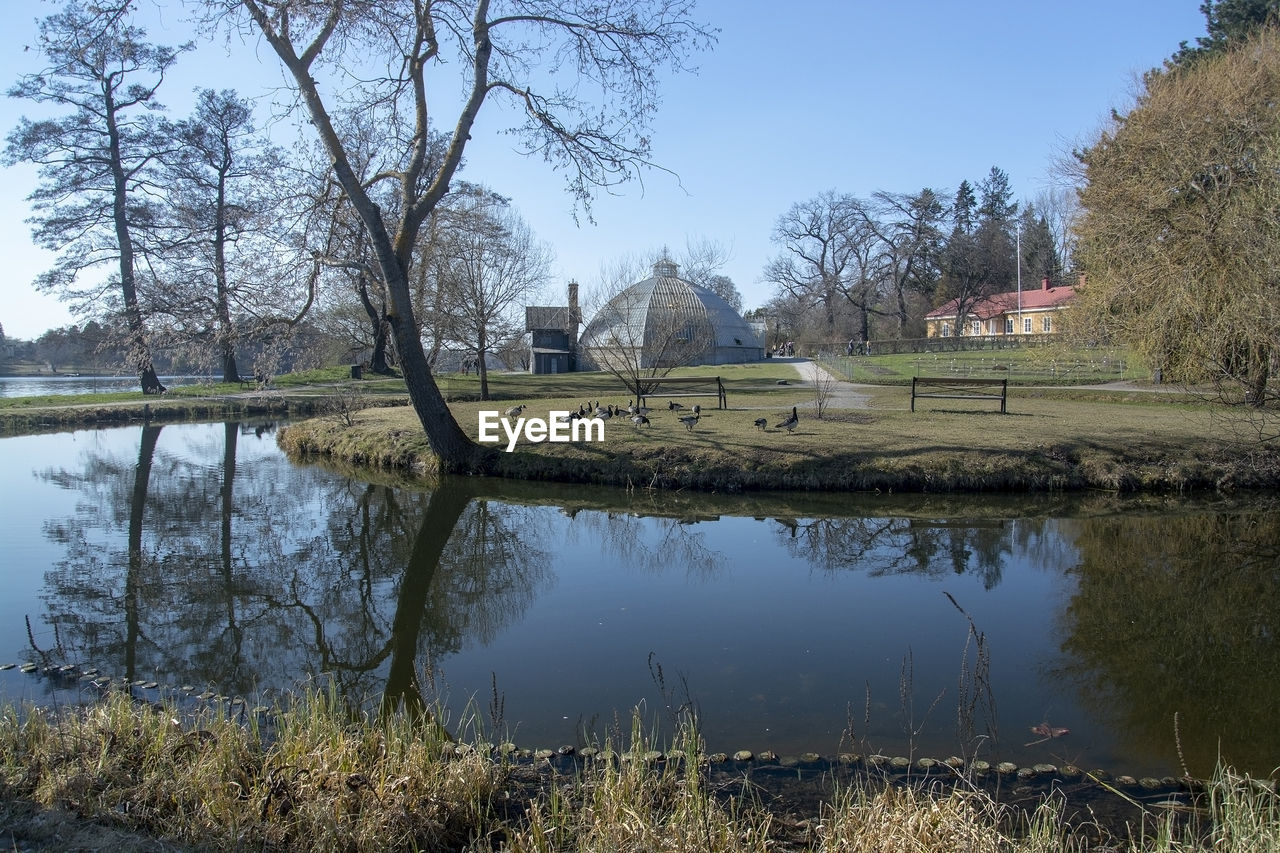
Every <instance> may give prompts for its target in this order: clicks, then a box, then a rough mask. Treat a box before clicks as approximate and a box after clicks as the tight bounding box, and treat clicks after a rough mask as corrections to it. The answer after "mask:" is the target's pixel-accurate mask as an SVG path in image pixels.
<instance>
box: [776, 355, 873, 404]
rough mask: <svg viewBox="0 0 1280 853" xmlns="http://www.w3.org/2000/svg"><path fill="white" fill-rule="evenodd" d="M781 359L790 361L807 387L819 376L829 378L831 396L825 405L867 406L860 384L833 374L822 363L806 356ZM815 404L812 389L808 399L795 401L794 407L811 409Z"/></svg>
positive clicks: (865, 395) (865, 396)
mask: <svg viewBox="0 0 1280 853" xmlns="http://www.w3.org/2000/svg"><path fill="white" fill-rule="evenodd" d="M781 361H785V362H790V363H791V366H792V367H794V368H795V369H796V372H797V373H799V374H800V379H801V380H802V381H804V382H805V383H807V384H808V386H809V388H810V389H811V388H812V387H813V383H814V382H816V381H818V380H819V379H821V378H826V379H829V380H831V381H832V382H833V383H835V384H834V387H833V388H832V391H831V396H830V397H829V398H828V399H827V406H829V407H830V408H833V409H865V408H867V399H868V397H867V394H866V393H864V392H863V391H861V390H859V389H860V387H861V386H858V385H855V384H854V383H852V382H846V381H845V380H843V379H841V378H840V377H838V376H833V375H831V374H830V373H828V372H827V371H826V369H825V368H823V367H822V365H820V364H818V363H817V362H816V361H811V360H810V359H807V358H784V359H781ZM816 406H817V402H816V401H815V400H814V399H813V395H812V391H810V396H809V400H808V401H807V402H804V403H797V404H796V407H797V408H800V409H812V408H815V407H816Z"/></svg>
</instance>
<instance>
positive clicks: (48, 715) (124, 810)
mask: <svg viewBox="0 0 1280 853" xmlns="http://www.w3.org/2000/svg"><path fill="white" fill-rule="evenodd" d="M264 720H269V723H267V722H263V721H264ZM464 728H466V726H465V725H464ZM474 733H475V737H473V738H472V739H471V740H469V741H466V740H465V739H464V741H463V742H459V741H456V740H454V739H452V738H450V737H449V736H447V735H446V734H445V733H444V732H443V730H442V727H441V726H439V725H437V724H436V723H435V721H434V718H426V717H422V716H418V717H411V716H405V715H402V714H395V715H391V716H389V717H382V718H374V717H352V716H350V715H349V714H348V713H346V712H342V711H339V710H338V705H337V703H336V702H335V701H334V699H333V698H332V697H330V696H328V695H326V694H324V693H310V694H306V695H303V696H302V697H301V698H300V699H299V700H298V701H297V702H296V703H295V704H293V705H292V706H290V707H288V708H277V709H275V710H274V711H272V712H265V710H258V709H255V710H254V711H253V712H249V714H248V721H247V722H242V721H241V720H240V719H238V717H237V715H234V714H233V715H230V716H229V715H228V714H227V713H226V710H225V705H224V706H221V707H220V708H219V710H217V711H208V712H205V713H202V714H199V715H195V716H184V715H183V714H182V713H181V712H180V711H178V710H177V709H175V708H174V707H171V706H156V705H150V704H140V703H137V702H135V701H133V700H132V699H130V698H129V697H128V696H127V695H125V694H123V693H112V694H110V695H109V696H108V697H107V698H106V699H105V700H103V701H101V702H99V703H97V704H95V705H92V706H90V707H87V708H68V709H64V710H61V711H58V712H35V711H27V712H25V713H22V714H19V713H18V711H17V709H14V708H12V707H10V708H7V709H4V711H3V713H2V714H0V825H3V826H4V827H5V828H6V829H5V835H4V836H3V843H4V844H5V845H6V846H12V847H14V848H15V849H31V847H33V846H37V845H41V846H42V845H43V844H44V843H45V842H49V844H50V846H58V845H59V844H60V845H61V847H60V848H59V849H101V848H102V847H103V846H110V847H113V848H115V849H117V850H143V849H166V850H173V849H218V850H225V849H260V850H308V851H309V850H345V851H360V850H379V851H382V850H426V851H445V850H450V851H452V850H510V851H520V853H552V851H600V853H605V851H609V852H610V853H612V851H627V850H636V851H640V850H644V851H673V853H675V851H701V853H719V851H800V850H808V851H818V852H819V853H822V851H862V850H867V851H871V850H875V851H897V850H902V851H925V853H929V852H930V851H952V850H966V851H992V853H995V852H996V851H1003V853H1020V851H1027V852H1028V853H1032V851H1044V853H1049V851H1083V850H1089V849H1096V850H1108V851H1111V852H1112V853H1118V851H1130V852H1131V853H1139V851H1141V852H1142V853H1146V851H1152V853H1158V852H1159V851H1170V853H1172V851H1192V850H1214V851H1219V853H1235V851H1260V850H1275V849H1278V848H1277V845H1280V799H1278V798H1277V794H1276V791H1275V786H1274V784H1273V783H1271V782H1265V783H1258V782H1253V781H1251V780H1248V779H1244V778H1240V777H1238V776H1236V775H1235V774H1232V773H1230V772H1229V771H1224V772H1222V773H1221V774H1220V775H1219V776H1218V778H1216V779H1215V780H1213V781H1212V782H1210V783H1208V784H1207V785H1201V784H1194V785H1190V786H1188V788H1187V789H1186V791H1185V792H1184V795H1183V796H1182V797H1180V798H1179V799H1178V800H1177V801H1176V802H1175V801H1171V802H1169V803H1163V804H1160V805H1157V806H1143V805H1140V804H1135V805H1137V808H1138V811H1137V812H1136V814H1137V818H1136V819H1135V820H1134V821H1133V822H1132V823H1131V824H1130V825H1129V826H1127V827H1126V826H1104V825H1102V824H1100V823H1098V822H1097V821H1094V820H1083V821H1077V820H1075V819H1070V818H1068V817H1067V815H1066V810H1065V808H1064V804H1063V802H1062V800H1061V799H1060V798H1059V796H1057V795H1054V794H1053V793H1046V794H1044V795H1043V796H1042V797H1039V798H1033V799H1030V800H1028V799H1026V798H1025V797H1024V798H1023V799H1024V802H1023V803H1021V804H1020V805H1018V806H1017V807H1014V806H1010V805H1006V804H1003V803H1001V802H1000V801H999V800H998V799H997V798H995V797H992V796H991V795H989V794H987V793H986V792H985V789H984V788H982V787H981V786H980V785H979V784H976V783H975V782H974V781H973V780H972V779H969V778H968V777H967V776H966V775H965V774H966V771H964V770H963V769H957V771H956V773H955V775H954V777H953V778H952V779H951V780H950V781H949V782H948V783H947V784H945V785H938V786H935V787H934V788H933V789H932V790H928V791H926V790H923V789H922V788H921V787H920V786H919V785H914V784H911V783H909V782H907V783H903V782H902V781H898V782H895V783H892V784H890V783H888V782H887V781H886V780H885V779H884V778H883V777H882V778H880V779H876V778H874V777H873V776H871V775H867V776H865V777H862V778H861V779H860V780H858V781H848V782H836V781H833V780H828V783H827V784H825V785H823V786H822V787H823V789H824V792H825V793H824V795H823V796H822V798H821V800H820V801H818V802H815V803H813V804H812V805H811V806H809V807H807V808H797V807H796V804H795V803H794V802H788V801H786V800H785V799H777V798H770V797H768V796H767V795H766V794H765V793H763V792H764V791H765V789H763V788H760V787H758V786H755V785H753V784H751V782H750V779H749V774H748V776H747V777H746V778H744V777H743V774H742V771H741V770H737V769H735V770H733V771H732V772H731V773H730V774H728V776H726V775H725V774H717V773H716V772H715V771H714V769H713V767H714V761H713V759H712V758H710V757H708V756H705V755H702V754H701V753H700V752H699V750H698V739H697V734H696V731H695V730H694V728H693V727H692V723H691V722H690V723H688V724H687V725H686V726H685V727H684V729H683V734H682V735H680V736H678V738H677V740H676V742H675V743H674V744H670V745H667V748H666V749H665V750H663V749H662V747H661V746H660V745H657V744H654V743H651V742H649V740H648V739H647V738H646V737H645V734H644V726H643V723H642V722H641V721H640V720H639V719H638V718H636V719H635V720H633V721H632V726H631V730H630V732H624V733H622V734H620V735H619V736H618V740H617V741H616V742H611V743H610V742H606V743H603V744H601V745H600V748H599V749H598V750H583V751H581V752H579V753H578V754H577V755H576V756H573V757H572V758H571V759H566V758H564V757H562V756H547V757H541V756H533V757H526V756H520V755H518V754H517V753H515V752H512V751H511V750H507V749H504V748H496V749H495V748H491V747H489V746H488V745H487V744H486V743H484V742H483V735H482V733H481V732H480V731H479V727H478V726H477V727H476V728H475V729H474ZM590 753H594V754H590ZM1104 793H1105V790H1104ZM1114 796H1123V795H1122V794H1121V793H1120V792H1118V791H1117V792H1115V794H1114ZM161 842H163V844H164V846H163V847H161V846H160V845H161Z"/></svg>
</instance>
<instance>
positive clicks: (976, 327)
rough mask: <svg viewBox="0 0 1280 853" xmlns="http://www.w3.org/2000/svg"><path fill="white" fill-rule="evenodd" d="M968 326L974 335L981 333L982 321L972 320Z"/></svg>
mask: <svg viewBox="0 0 1280 853" xmlns="http://www.w3.org/2000/svg"><path fill="white" fill-rule="evenodd" d="M969 328H970V329H972V330H973V334H975V335H981V334H982V321H981V320H974V321H973V323H972V324H970V326H969Z"/></svg>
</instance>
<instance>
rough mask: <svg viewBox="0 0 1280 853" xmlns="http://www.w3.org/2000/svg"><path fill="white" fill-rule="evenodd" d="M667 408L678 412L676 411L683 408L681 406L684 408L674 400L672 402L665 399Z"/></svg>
mask: <svg viewBox="0 0 1280 853" xmlns="http://www.w3.org/2000/svg"><path fill="white" fill-rule="evenodd" d="M667 408H668V409H670V410H671V411H673V412H678V411H680V410H681V409H683V408H684V406H682V405H680V404H679V403H675V402H672V401H671V400H668V401H667Z"/></svg>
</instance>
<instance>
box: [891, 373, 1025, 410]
mask: <svg viewBox="0 0 1280 853" xmlns="http://www.w3.org/2000/svg"><path fill="white" fill-rule="evenodd" d="M1008 393H1009V380H1008V379H970V378H967V377H966V378H960V377H933V376H915V377H912V379H911V411H913V412H914V411H915V410H916V398H917V397H928V398H932V399H944V400H999V401H1000V414H1002V415H1003V414H1006V410H1005V404H1006V400H1007V398H1008Z"/></svg>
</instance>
